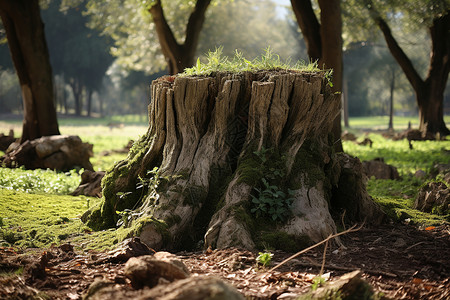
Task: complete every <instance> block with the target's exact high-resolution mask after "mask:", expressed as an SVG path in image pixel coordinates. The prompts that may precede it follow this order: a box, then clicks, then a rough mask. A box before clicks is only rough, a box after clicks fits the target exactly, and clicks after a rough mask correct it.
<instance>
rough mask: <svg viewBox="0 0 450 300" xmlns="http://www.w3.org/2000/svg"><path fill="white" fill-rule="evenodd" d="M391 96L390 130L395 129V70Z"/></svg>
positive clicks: (392, 78)
mask: <svg viewBox="0 0 450 300" xmlns="http://www.w3.org/2000/svg"><path fill="white" fill-rule="evenodd" d="M391 75H392V77H391V86H390V95H389V125H388V129H390V130H393V129H394V91H395V69H392V74H391Z"/></svg>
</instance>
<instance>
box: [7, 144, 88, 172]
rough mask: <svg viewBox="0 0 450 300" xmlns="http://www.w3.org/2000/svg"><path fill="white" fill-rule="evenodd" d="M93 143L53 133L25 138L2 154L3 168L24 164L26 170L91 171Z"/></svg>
mask: <svg viewBox="0 0 450 300" xmlns="http://www.w3.org/2000/svg"><path fill="white" fill-rule="evenodd" d="M92 156H93V152H92V144H89V143H83V142H82V141H81V139H80V138H79V137H78V136H68V135H53V136H44V137H41V138H39V139H35V140H32V141H26V142H24V143H23V144H21V145H19V146H17V147H16V148H11V146H10V147H9V148H8V150H7V154H6V155H5V156H4V157H2V163H3V164H4V165H5V166H6V167H10V168H11V167H19V166H24V167H25V168H27V169H52V170H59V171H69V170H72V169H74V168H84V169H86V170H93V167H92V164H91V163H90V161H89V158H90V157H92Z"/></svg>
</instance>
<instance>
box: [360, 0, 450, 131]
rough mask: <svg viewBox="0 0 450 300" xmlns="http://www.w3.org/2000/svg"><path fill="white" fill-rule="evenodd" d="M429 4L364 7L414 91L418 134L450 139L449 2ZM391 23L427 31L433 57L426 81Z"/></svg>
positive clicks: (373, 3) (367, 1)
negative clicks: (448, 96)
mask: <svg viewBox="0 0 450 300" xmlns="http://www.w3.org/2000/svg"><path fill="white" fill-rule="evenodd" d="M426 2H427V3H423V2H411V1H390V2H384V1H383V2H381V1H372V0H365V1H364V4H365V9H366V11H367V12H368V15H369V17H370V19H371V20H372V21H373V22H374V23H375V25H376V26H377V27H378V28H379V29H380V31H381V32H382V34H383V37H384V39H385V41H386V44H387V46H388V48H389V51H390V52H391V54H392V56H393V57H394V58H395V60H396V61H397V63H398V64H399V66H400V68H401V69H402V70H403V72H404V74H405V75H406V78H407V79H408V81H409V83H410V84H411V86H412V88H413V89H414V91H415V94H416V102H417V106H418V108H419V122H420V125H419V130H420V131H422V134H423V135H426V134H433V135H434V134H436V133H439V134H441V135H448V134H450V130H449V129H448V128H447V127H446V125H445V122H444V110H443V102H444V92H445V87H446V84H447V80H448V75H449V71H450V2H449V1H426ZM428 2H429V3H428ZM389 19H390V20H391V22H396V23H401V24H402V25H403V26H405V27H406V26H407V25H409V26H414V25H416V24H420V25H421V26H424V27H426V28H427V30H428V32H429V35H430V38H431V53H430V62H429V68H428V72H427V74H426V76H425V79H422V77H421V75H420V74H419V72H418V70H417V68H416V67H415V66H414V65H413V63H412V61H411V59H410V58H409V56H408V55H407V54H406V53H405V51H404V49H403V48H402V47H401V45H400V43H399V42H398V40H397V39H396V37H394V34H393V33H392V29H391V26H390V25H389V24H388V20H389Z"/></svg>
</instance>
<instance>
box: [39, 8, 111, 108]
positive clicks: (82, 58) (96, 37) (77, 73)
mask: <svg viewBox="0 0 450 300" xmlns="http://www.w3.org/2000/svg"><path fill="white" fill-rule="evenodd" d="M85 3H86V1H80V2H76V3H72V4H71V5H70V6H69V5H67V4H66V3H65V2H63V1H61V0H59V1H57V0H55V1H52V2H51V3H50V5H49V7H48V9H46V10H44V11H43V13H42V15H43V19H44V20H45V21H46V24H47V25H48V26H47V27H46V36H47V41H48V45H49V50H50V60H51V63H52V66H53V70H54V72H55V73H56V74H58V75H60V77H61V78H65V79H66V80H67V81H68V83H69V85H70V87H71V88H72V92H73V95H74V100H75V114H76V115H81V113H82V110H83V95H85V96H86V98H87V105H86V106H87V107H86V108H87V114H88V116H90V114H91V100H92V93H93V92H94V91H98V90H99V89H100V87H101V86H102V80H103V77H104V76H105V73H106V71H107V69H108V68H109V66H110V65H111V63H112V61H113V57H112V55H111V54H110V52H109V48H110V46H111V45H112V43H111V41H110V39H109V38H108V37H105V36H100V32H99V31H98V30H96V29H92V28H89V27H88V26H87V23H88V19H89V18H88V17H87V16H84V15H83V14H82V9H83V8H84V6H85Z"/></svg>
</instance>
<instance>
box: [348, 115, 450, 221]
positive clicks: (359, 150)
mask: <svg viewBox="0 0 450 300" xmlns="http://www.w3.org/2000/svg"><path fill="white" fill-rule="evenodd" d="M370 121H371V122H368V124H370V123H372V124H376V122H375V120H373V119H372V120H370ZM365 137H369V138H370V139H371V140H372V141H373V146H372V148H370V147H369V146H361V145H357V144H356V143H354V142H351V141H343V147H344V150H345V152H347V153H349V154H350V155H352V156H357V157H359V159H360V160H361V161H365V160H371V159H374V158H377V157H382V158H384V161H385V162H386V163H387V164H390V165H393V166H395V167H396V168H397V169H398V171H399V174H400V175H401V179H400V180H381V179H375V178H370V179H369V181H368V186H367V188H368V192H369V194H370V195H371V196H372V197H373V198H374V200H375V201H376V202H378V203H379V204H380V205H381V206H382V207H383V208H384V210H385V211H386V212H387V214H388V215H389V216H390V217H391V218H392V219H394V220H397V221H403V220H405V219H410V220H411V222H412V223H415V224H420V225H425V226H429V225H437V224H441V223H442V222H449V221H450V215H441V216H439V215H436V214H428V213H423V212H420V211H418V210H415V209H413V208H412V207H413V205H414V200H415V198H416V196H417V193H418V191H419V189H420V187H421V186H422V185H424V184H426V183H427V182H429V181H434V180H435V179H433V178H426V179H419V178H416V177H415V176H414V175H413V174H414V173H415V172H416V171H417V170H423V171H425V172H426V173H427V174H429V173H430V171H431V170H432V168H433V166H434V165H435V164H437V163H441V164H449V163H450V155H449V154H446V153H445V152H444V150H450V140H448V139H447V140H445V141H413V142H412V143H413V149H412V150H411V149H409V145H408V142H407V141H406V140H400V141H393V140H389V139H385V138H384V137H383V136H381V135H380V134H376V133H370V134H369V135H362V136H360V137H359V139H358V140H362V139H364V138H365Z"/></svg>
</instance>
